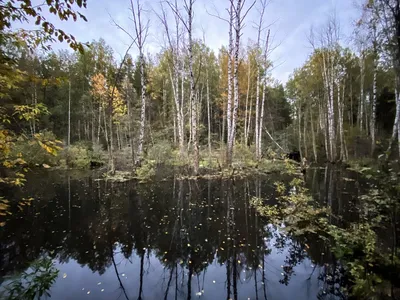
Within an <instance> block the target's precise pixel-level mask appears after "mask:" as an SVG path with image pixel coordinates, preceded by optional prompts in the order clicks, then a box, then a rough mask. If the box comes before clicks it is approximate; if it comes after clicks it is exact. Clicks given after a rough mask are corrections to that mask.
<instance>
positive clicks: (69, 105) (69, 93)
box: [68, 80, 71, 147]
mask: <svg viewBox="0 0 400 300" xmlns="http://www.w3.org/2000/svg"><path fill="white" fill-rule="evenodd" d="M70 145H71V80H68V147H69V146H70Z"/></svg>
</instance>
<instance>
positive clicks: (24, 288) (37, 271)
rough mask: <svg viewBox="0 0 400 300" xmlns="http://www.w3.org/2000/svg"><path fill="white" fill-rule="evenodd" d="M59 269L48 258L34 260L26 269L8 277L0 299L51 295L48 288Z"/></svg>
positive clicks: (38, 297) (25, 298)
mask: <svg viewBox="0 0 400 300" xmlns="http://www.w3.org/2000/svg"><path fill="white" fill-rule="evenodd" d="M58 273H59V271H58V270H57V269H56V268H55V267H54V264H53V262H52V260H51V259H50V258H40V259H38V260H35V261H34V262H33V263H32V264H31V265H30V266H29V268H28V270H26V271H24V272H22V274H18V275H17V276H15V277H16V278H12V277H11V278H9V280H10V282H9V283H8V284H7V285H6V287H5V291H4V292H3V293H0V295H1V298H2V299H7V300H31V299H36V298H37V299H40V298H41V297H51V295H50V293H49V290H50V288H51V286H52V285H53V284H54V282H55V280H56V279H57V276H58Z"/></svg>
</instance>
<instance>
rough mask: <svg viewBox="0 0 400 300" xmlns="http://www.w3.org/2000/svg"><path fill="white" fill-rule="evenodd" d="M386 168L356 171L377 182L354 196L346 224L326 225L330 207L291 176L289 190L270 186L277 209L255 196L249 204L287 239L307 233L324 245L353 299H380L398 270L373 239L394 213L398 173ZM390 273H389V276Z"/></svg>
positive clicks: (391, 254)
mask: <svg viewBox="0 0 400 300" xmlns="http://www.w3.org/2000/svg"><path fill="white" fill-rule="evenodd" d="M287 166H288V167H289V169H288V174H290V175H292V176H293V175H296V172H295V171H294V170H293V168H294V165H293V164H288V165H287ZM390 170H391V171H389V173H384V172H382V171H377V170H375V169H373V168H367V167H363V168H362V169H360V170H359V172H360V174H361V175H362V176H365V178H367V179H373V180H374V181H375V182H376V184H374V185H372V186H371V188H370V189H369V190H368V191H367V192H366V193H364V194H363V195H361V196H360V197H359V199H360V202H361V203H360V207H359V218H358V220H356V221H354V222H351V223H349V224H347V225H346V226H338V225H336V224H333V223H332V222H331V220H330V219H331V218H335V216H334V215H332V214H331V212H330V210H329V208H323V207H320V206H319V205H318V204H317V203H316V202H315V201H314V200H313V198H312V196H311V195H310V192H309V191H308V189H306V188H305V182H304V180H303V179H302V178H301V177H296V176H295V177H294V178H293V180H292V181H291V182H290V184H289V185H288V186H286V185H285V184H284V183H282V182H277V183H275V186H276V193H277V195H278V200H279V203H278V205H276V206H268V205H265V204H264V202H263V200H262V199H259V198H253V199H252V201H251V204H252V205H253V206H254V207H255V208H256V209H257V211H258V212H259V213H260V214H261V215H263V216H265V217H267V218H269V220H270V221H271V223H273V224H275V225H276V226H279V225H280V224H282V223H284V224H285V228H284V229H283V230H285V231H286V232H287V233H288V234H289V235H291V236H294V237H305V238H307V237H308V238H309V237H310V235H312V236H313V239H322V240H324V241H325V242H328V243H329V245H330V248H331V251H332V252H333V254H334V255H335V258H336V259H338V260H340V261H341V263H342V264H343V265H344V267H345V270H346V271H347V273H348V275H349V278H350V283H349V290H348V291H349V292H350V294H351V295H352V296H355V297H357V298H358V299H379V297H380V296H379V295H381V294H382V293H385V291H387V287H388V286H390V284H389V280H395V279H393V278H396V276H397V275H394V274H397V273H398V272H399V271H400V258H399V257H398V256H396V254H395V253H397V251H396V250H393V249H385V248H383V247H382V245H381V244H380V243H379V239H380V238H379V235H378V232H382V231H384V230H391V228H390V226H391V222H392V220H391V215H392V213H393V211H397V212H398V208H397V206H396V203H398V201H399V200H400V185H399V182H400V180H399V179H400V178H399V176H400V173H398V172H397V171H394V170H395V168H392V169H390ZM394 247H397V246H394ZM389 270H391V271H390V272H392V273H390V274H388V273H387V272H389ZM396 272H397V273H396ZM343 292H344V293H346V291H345V290H343Z"/></svg>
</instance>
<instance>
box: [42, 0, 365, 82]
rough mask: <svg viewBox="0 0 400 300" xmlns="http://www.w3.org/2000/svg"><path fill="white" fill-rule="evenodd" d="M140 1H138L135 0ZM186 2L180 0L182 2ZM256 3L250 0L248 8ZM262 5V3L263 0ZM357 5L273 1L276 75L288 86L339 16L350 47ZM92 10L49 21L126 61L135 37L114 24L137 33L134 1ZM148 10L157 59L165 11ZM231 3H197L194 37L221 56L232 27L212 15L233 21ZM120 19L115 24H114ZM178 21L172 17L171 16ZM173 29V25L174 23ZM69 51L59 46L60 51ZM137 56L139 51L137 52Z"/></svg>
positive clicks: (148, 1)
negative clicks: (313, 34) (78, 17)
mask: <svg viewBox="0 0 400 300" xmlns="http://www.w3.org/2000/svg"><path fill="white" fill-rule="evenodd" d="M134 1H135V0H134ZM180 1H182V0H178V2H180ZM253 1H254V0H246V2H245V3H246V5H245V6H246V7H248V6H249V5H250V4H251V3H253ZM257 1H258V0H257ZM354 1H355V0H269V4H268V6H267V9H266V14H265V16H264V22H265V24H266V25H269V24H270V27H269V28H270V30H271V37H273V43H272V46H271V48H273V49H274V51H273V52H272V53H271V55H270V59H271V60H272V61H273V63H274V67H273V69H272V70H271V73H272V76H273V77H274V78H275V79H276V80H278V81H280V82H281V83H283V84H284V83H286V82H287V80H288V78H289V76H290V74H291V73H292V72H293V70H294V69H295V68H299V67H301V66H302V64H303V63H304V62H305V61H306V59H307V58H308V56H309V55H310V53H311V52H312V48H311V45H310V44H309V42H308V38H307V36H308V34H309V32H310V28H311V27H313V28H314V29H315V30H319V29H320V28H323V26H324V24H325V23H326V21H327V19H328V17H329V16H330V15H332V14H335V15H336V17H337V20H338V22H339V24H340V29H341V35H342V37H341V40H342V42H343V44H345V45H346V44H348V41H349V37H350V35H351V34H352V30H353V29H352V28H353V25H352V24H354V20H355V19H356V18H357V16H358V15H359V11H358V9H357V7H356V5H355V3H354ZM87 2H88V3H87V8H86V9H82V10H80V11H81V13H83V14H84V15H85V16H86V18H87V19H88V22H84V21H83V20H82V21H78V22H72V21H68V22H62V21H60V20H58V19H57V18H55V17H53V16H49V17H48V19H49V20H50V21H52V22H53V23H54V24H55V25H56V27H59V28H62V29H65V31H66V32H68V33H71V34H72V35H74V36H75V38H76V39H77V40H78V41H81V42H87V41H92V40H98V39H99V38H103V39H104V40H105V41H106V42H107V44H109V45H110V46H111V47H112V48H113V49H114V51H115V54H116V57H117V58H119V57H122V56H123V54H124V53H125V51H126V49H127V47H128V45H129V43H130V38H129V36H128V35H127V34H126V33H124V32H123V31H122V30H120V29H118V28H117V27H116V26H115V24H114V21H115V22H116V23H118V24H119V25H121V26H122V27H124V28H126V30H128V31H130V32H132V33H133V29H134V27H133V22H132V18H131V12H130V10H129V7H130V0H87ZM141 3H142V5H143V8H144V18H145V19H148V20H150V29H149V37H148V39H147V43H146V46H145V50H146V52H147V53H151V54H154V53H156V52H157V51H159V50H160V49H161V48H162V47H163V45H165V39H164V31H163V26H162V25H161V23H160V21H159V19H158V18H157V15H156V12H157V11H159V9H160V0H141ZM228 5H229V0H196V2H195V7H194V25H193V27H194V37H195V38H199V39H203V37H204V38H205V40H206V44H207V45H208V46H209V47H210V48H211V49H213V50H214V51H215V52H218V49H220V48H221V47H222V46H224V45H227V44H228V30H229V28H228V24H227V23H226V22H224V21H221V20H220V19H218V18H216V17H214V16H212V14H213V15H216V14H219V15H220V16H221V17H225V18H227V17H228V16H227V11H226V8H227V7H228ZM258 7H259V5H258V3H256V5H255V6H254V7H253V9H252V10H251V11H250V12H249V14H248V15H247V17H246V19H245V21H244V23H245V28H244V31H243V36H242V46H245V45H246V44H247V43H248V41H249V40H253V41H255V40H256V38H257V29H255V27H254V23H255V22H258V20H259V12H258V9H257V8H258ZM113 20H114V21H113ZM171 20H172V14H171ZM171 24H172V23H171ZM62 47H66V45H56V46H55V47H53V48H55V49H60V48H62ZM131 54H132V55H133V56H135V55H136V54H137V49H132V50H131Z"/></svg>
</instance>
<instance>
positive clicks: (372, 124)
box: [370, 43, 377, 155]
mask: <svg viewBox="0 0 400 300" xmlns="http://www.w3.org/2000/svg"><path fill="white" fill-rule="evenodd" d="M374 44H375V43H374ZM374 52H375V56H376V55H377V52H376V51H374ZM376 64H377V60H376V57H374V62H373V65H374V71H373V72H374V74H373V81H372V103H371V119H370V120H371V122H370V132H371V155H374V151H375V145H376V134H375V129H376V101H377V92H376V89H377V88H376V86H377V78H376V77H377V66H376Z"/></svg>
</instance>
